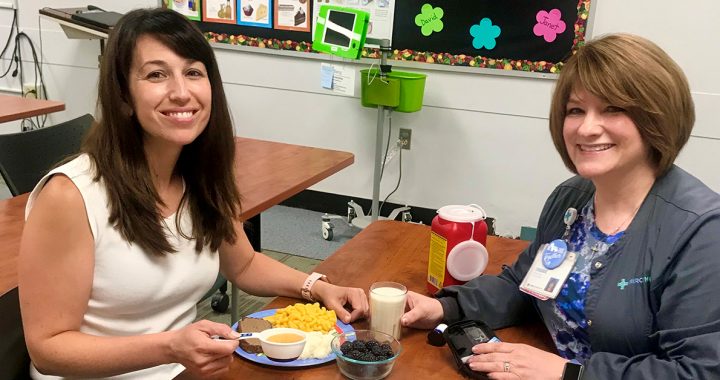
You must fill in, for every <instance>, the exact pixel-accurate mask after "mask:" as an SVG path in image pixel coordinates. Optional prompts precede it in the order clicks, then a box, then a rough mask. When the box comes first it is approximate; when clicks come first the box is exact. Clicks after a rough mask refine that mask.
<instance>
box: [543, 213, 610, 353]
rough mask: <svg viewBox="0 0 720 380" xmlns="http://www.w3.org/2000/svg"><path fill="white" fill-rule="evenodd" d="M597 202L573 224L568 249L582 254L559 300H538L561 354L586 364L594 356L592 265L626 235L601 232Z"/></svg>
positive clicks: (561, 291) (579, 255)
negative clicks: (588, 303) (589, 305)
mask: <svg viewBox="0 0 720 380" xmlns="http://www.w3.org/2000/svg"><path fill="white" fill-rule="evenodd" d="M593 203H594V202H593V199H590V201H589V202H588V204H586V205H585V207H583V209H582V211H581V212H580V215H579V217H578V220H577V221H576V222H575V223H574V224H573V226H572V232H571V234H570V238H569V244H568V251H571V252H576V253H577V254H578V255H577V261H576V262H575V266H574V268H573V270H572V271H571V272H570V275H569V276H568V279H567V280H566V281H565V284H563V287H562V289H561V290H560V293H559V294H558V296H557V298H556V299H554V300H547V301H539V302H538V306H539V308H540V312H541V313H542V315H543V319H544V321H545V325H546V326H547V328H548V331H549V332H550V335H551V336H552V339H553V341H554V342H555V346H556V347H557V350H558V353H559V354H560V356H562V357H563V358H565V359H568V360H573V361H575V362H578V363H584V362H585V360H587V359H588V358H590V355H592V350H591V348H590V338H589V336H588V332H587V327H588V325H587V319H586V318H585V297H586V294H587V289H588V287H589V286H590V275H589V273H590V264H591V263H592V262H594V260H595V259H597V258H598V257H600V256H602V255H604V254H605V253H606V252H607V251H608V249H609V248H610V246H612V245H613V244H614V243H615V242H616V241H618V240H619V239H620V238H621V237H622V236H623V234H624V231H620V232H618V233H616V234H614V235H606V234H604V233H603V232H602V231H600V230H599V229H598V228H597V226H596V225H595V212H594V206H593Z"/></svg>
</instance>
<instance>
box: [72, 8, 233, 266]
mask: <svg viewBox="0 0 720 380" xmlns="http://www.w3.org/2000/svg"><path fill="white" fill-rule="evenodd" d="M144 35H151V36H153V37H154V38H156V39H158V40H159V41H160V42H162V43H163V44H165V45H166V46H167V47H168V48H170V49H171V50H173V51H174V52H175V53H176V54H178V55H179V56H181V57H183V58H187V59H192V60H196V61H199V62H202V63H203V64H204V65H205V68H206V69H207V73H208V79H209V81H210V85H211V87H212V90H211V91H212V105H211V109H210V118H209V120H208V125H207V127H206V128H205V130H204V131H203V132H202V133H201V134H200V135H199V136H198V137H197V138H196V139H195V140H194V141H193V142H192V143H190V144H188V145H186V146H184V147H183V149H182V152H181V153H180V157H179V159H178V161H177V164H176V166H175V173H177V174H178V175H180V176H181V177H182V178H183V179H184V180H185V193H184V194H183V197H182V200H181V202H180V209H179V210H178V212H177V214H176V217H175V218H176V219H175V220H176V225H177V226H178V229H179V228H180V225H181V224H180V223H179V222H180V220H179V219H180V216H181V215H182V214H183V213H182V212H181V211H182V210H183V209H184V207H188V210H189V214H190V218H191V220H192V233H191V235H187V234H186V231H180V233H181V234H182V235H183V236H184V237H186V238H192V239H195V240H196V245H195V249H196V250H197V251H198V252H199V251H200V250H201V249H202V248H203V247H204V246H209V247H210V249H212V250H213V251H214V250H217V249H218V247H219V246H220V244H221V243H222V242H223V241H228V242H231V243H232V242H234V241H235V239H236V234H235V229H234V224H233V222H234V220H235V219H236V218H237V217H238V216H239V214H240V194H239V192H238V189H237V186H236V184H235V177H234V173H233V160H234V155H235V143H234V138H233V127H232V120H231V117H230V112H229V111H228V107H227V101H226V99H225V92H224V90H223V85H222V81H221V79H220V73H219V71H218V65H217V62H216V60H215V56H214V54H213V51H212V48H211V47H210V45H209V44H208V42H207V41H206V40H205V38H204V37H203V35H202V33H201V32H200V30H199V29H198V28H197V27H196V26H195V25H194V24H192V23H191V22H189V21H188V20H187V19H186V18H185V17H183V16H182V15H180V14H178V13H176V12H174V11H171V10H167V9H138V10H134V11H131V12H129V13H127V14H126V15H124V16H123V17H122V18H121V20H120V21H119V22H118V23H117V25H116V26H115V28H114V29H113V30H112V32H111V34H110V37H109V39H108V41H107V48H106V50H105V53H104V55H103V60H102V63H101V66H100V82H99V84H98V101H97V104H98V110H99V113H100V115H101V116H100V119H99V121H98V123H97V124H96V125H95V126H93V128H92V129H91V130H90V133H89V135H88V138H87V139H86V141H85V144H84V146H83V151H84V152H86V153H88V154H89V155H90V157H92V159H93V162H94V164H95V167H96V169H97V176H96V178H95V180H100V179H102V180H103V181H104V184H105V187H106V189H107V195H108V199H109V203H110V204H109V207H110V217H109V222H110V224H111V225H113V226H115V228H117V229H118V230H119V231H120V233H121V234H122V236H123V237H124V238H125V239H127V240H128V241H129V242H132V243H135V244H137V245H139V246H140V247H142V248H143V249H144V250H146V251H147V252H150V253H153V254H165V253H169V252H174V251H175V250H174V249H173V247H172V245H171V244H170V242H168V240H167V237H166V234H165V232H164V231H163V226H162V216H161V215H160V211H159V209H158V207H157V205H158V204H159V203H161V202H162V201H161V199H160V197H159V196H158V193H157V192H156V191H155V188H154V187H153V185H152V180H151V176H150V169H149V167H148V162H147V159H146V157H145V151H144V149H143V132H142V127H141V126H140V124H139V122H138V120H137V118H136V116H135V115H134V112H131V110H132V109H133V103H132V102H133V100H132V98H131V97H130V91H129V85H128V76H129V72H130V64H131V63H132V59H133V54H134V52H135V46H136V42H137V40H138V38H140V37H141V36H144Z"/></svg>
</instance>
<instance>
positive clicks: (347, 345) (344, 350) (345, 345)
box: [340, 341, 352, 355]
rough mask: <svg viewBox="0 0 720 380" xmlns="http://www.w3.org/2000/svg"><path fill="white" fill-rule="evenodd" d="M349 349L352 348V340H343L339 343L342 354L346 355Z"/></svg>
mask: <svg viewBox="0 0 720 380" xmlns="http://www.w3.org/2000/svg"><path fill="white" fill-rule="evenodd" d="M350 350H352V342H349V341H345V343H343V344H342V345H340V352H342V353H343V355H347V354H348V352H350Z"/></svg>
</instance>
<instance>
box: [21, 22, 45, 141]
mask: <svg viewBox="0 0 720 380" xmlns="http://www.w3.org/2000/svg"><path fill="white" fill-rule="evenodd" d="M22 37H24V38H25V40H26V41H27V43H28V44H29V45H30V51H31V53H32V57H33V73H34V75H35V78H34V79H35V89H36V93H35V97H36V98H38V99H42V98H45V99H47V87H46V86H45V78H44V76H43V72H42V67H41V66H40V60H39V59H38V55H37V50H36V49H35V44H34V43H33V41H32V39H31V38H30V36H28V35H27V34H26V33H25V32H18V33H17V35H16V36H15V46H16V50H17V51H18V56H19V50H20V49H21V41H20V40H21V38H22ZM19 58H20V61H21V62H22V57H19ZM20 75H21V76H20V78H21V79H20V82H21V84H22V85H24V83H25V82H24V78H23V75H22V66H20ZM38 78H40V87H41V90H39V91H38V89H37V88H38V87H37V84H38ZM41 117H42V121H40V118H41ZM46 122H47V115H43V116H39V117H36V122H33V121H32V120H31V121H30V123H31V129H38V128H44V127H45V123H46Z"/></svg>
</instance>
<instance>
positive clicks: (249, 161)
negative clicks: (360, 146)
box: [0, 137, 354, 296]
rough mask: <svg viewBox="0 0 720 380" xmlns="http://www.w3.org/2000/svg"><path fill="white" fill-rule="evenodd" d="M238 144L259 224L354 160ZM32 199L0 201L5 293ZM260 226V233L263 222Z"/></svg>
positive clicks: (0, 280) (243, 189)
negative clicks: (266, 215) (274, 208)
mask: <svg viewBox="0 0 720 380" xmlns="http://www.w3.org/2000/svg"><path fill="white" fill-rule="evenodd" d="M235 148H236V156H235V174H236V177H237V182H238V186H239V188H240V193H241V195H242V210H243V217H244V218H245V219H255V220H256V221H257V222H259V215H260V213H261V212H263V211H264V210H267V209H268V208H270V207H272V206H274V205H277V204H278V203H280V202H282V201H284V200H285V199H287V198H290V197H291V196H293V195H295V194H297V193H299V192H300V191H302V190H304V189H306V188H308V187H309V186H311V185H313V184H315V183H317V182H320V181H321V180H322V179H324V178H327V177H329V176H330V175H332V174H333V173H336V172H338V171H340V170H341V169H343V168H345V167H347V166H349V165H350V164H352V163H353V161H354V156H353V155H352V153H348V152H341V151H336V150H329V149H320V148H311V147H306V146H300V145H291V144H283V143H277V142H270V141H263V140H255V139H249V138H243V137H236V138H235ZM27 199H28V194H23V195H19V196H17V197H13V198H10V199H7V200H3V201H0V296H2V295H3V294H5V293H7V292H8V291H9V290H11V289H13V288H15V287H17V256H18V251H19V248H20V237H21V235H22V229H23V225H24V224H25V218H24V214H25V204H26V203H27ZM319 223H320V221H318V225H319ZM255 230H257V232H258V234H259V226H255ZM256 249H257V247H256Z"/></svg>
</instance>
